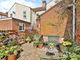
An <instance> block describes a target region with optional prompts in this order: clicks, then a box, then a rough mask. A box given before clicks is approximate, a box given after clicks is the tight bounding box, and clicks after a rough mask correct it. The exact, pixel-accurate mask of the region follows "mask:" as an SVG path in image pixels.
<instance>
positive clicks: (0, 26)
mask: <svg viewBox="0 0 80 60" xmlns="http://www.w3.org/2000/svg"><path fill="white" fill-rule="evenodd" d="M19 23H24V28H25V30H24V31H20V30H19ZM29 28H30V23H28V22H25V21H21V20H18V19H12V18H8V19H3V20H1V19H0V31H13V33H17V34H18V35H19V36H20V37H25V36H27V35H28V33H29Z"/></svg>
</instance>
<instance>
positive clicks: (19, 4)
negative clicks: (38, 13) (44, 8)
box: [8, 2, 35, 12]
mask: <svg viewBox="0 0 80 60" xmlns="http://www.w3.org/2000/svg"><path fill="white" fill-rule="evenodd" d="M15 4H18V5H21V6H25V7H28V8H30V9H31V10H33V8H31V7H29V6H26V5H23V4H20V3H17V2H15V3H14V4H13V6H14V5H15ZM13 6H12V7H11V8H10V9H9V11H10V10H11V9H12V8H13ZM9 11H8V12H9ZM33 11H34V10H33ZM34 12H35V11H34Z"/></svg>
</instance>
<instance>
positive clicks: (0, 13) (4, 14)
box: [0, 12, 8, 19]
mask: <svg viewBox="0 0 80 60" xmlns="http://www.w3.org/2000/svg"><path fill="white" fill-rule="evenodd" d="M7 17H8V14H7V13H3V12H0V19H3V18H7Z"/></svg>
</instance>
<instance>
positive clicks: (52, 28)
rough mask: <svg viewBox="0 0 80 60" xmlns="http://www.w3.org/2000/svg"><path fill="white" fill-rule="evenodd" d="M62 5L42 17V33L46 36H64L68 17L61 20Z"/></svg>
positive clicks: (65, 16)
mask: <svg viewBox="0 0 80 60" xmlns="http://www.w3.org/2000/svg"><path fill="white" fill-rule="evenodd" d="M59 13H60V5H56V6H54V7H52V8H51V9H49V10H48V11H47V12H46V13H43V14H42V15H41V17H40V33H41V35H46V36H64V33H65V29H66V23H67V20H68V15H66V14H65V15H64V19H63V20H61V19H60V17H59V16H60V14H59Z"/></svg>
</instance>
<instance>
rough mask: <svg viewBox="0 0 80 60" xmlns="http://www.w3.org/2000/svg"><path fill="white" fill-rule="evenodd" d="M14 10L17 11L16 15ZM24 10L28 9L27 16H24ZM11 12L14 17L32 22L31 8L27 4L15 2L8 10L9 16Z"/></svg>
mask: <svg viewBox="0 0 80 60" xmlns="http://www.w3.org/2000/svg"><path fill="white" fill-rule="evenodd" d="M13 11H14V12H15V15H14V13H13ZM24 11H26V18H24V17H23V12H24ZM10 14H12V15H13V18H17V19H21V20H24V21H27V22H30V8H29V7H27V6H25V5H21V4H18V3H15V4H14V5H13V7H12V8H11V9H10V10H9V12H8V16H9V17H10Z"/></svg>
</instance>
